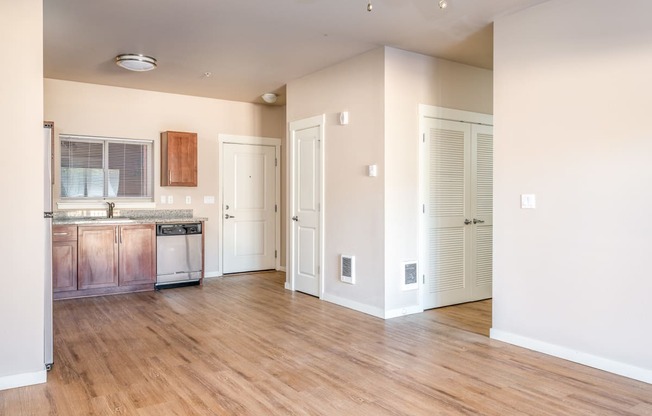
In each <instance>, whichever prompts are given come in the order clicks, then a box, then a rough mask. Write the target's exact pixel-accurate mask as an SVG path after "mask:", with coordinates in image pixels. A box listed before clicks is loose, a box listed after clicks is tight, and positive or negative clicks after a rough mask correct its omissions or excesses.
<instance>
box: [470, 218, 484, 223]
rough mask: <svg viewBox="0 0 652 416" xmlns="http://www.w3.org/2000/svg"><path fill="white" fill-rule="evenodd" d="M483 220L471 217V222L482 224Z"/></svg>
mask: <svg viewBox="0 0 652 416" xmlns="http://www.w3.org/2000/svg"><path fill="white" fill-rule="evenodd" d="M483 222H484V220H478V219H476V218H473V224H482V223H483Z"/></svg>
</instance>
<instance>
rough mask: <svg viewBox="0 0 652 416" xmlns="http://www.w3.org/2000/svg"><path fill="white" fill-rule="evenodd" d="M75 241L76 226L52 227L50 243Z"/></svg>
mask: <svg viewBox="0 0 652 416" xmlns="http://www.w3.org/2000/svg"><path fill="white" fill-rule="evenodd" d="M75 240H77V226H76V225H55V226H53V227H52V241H75Z"/></svg>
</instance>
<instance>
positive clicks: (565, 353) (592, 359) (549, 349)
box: [489, 328, 652, 384]
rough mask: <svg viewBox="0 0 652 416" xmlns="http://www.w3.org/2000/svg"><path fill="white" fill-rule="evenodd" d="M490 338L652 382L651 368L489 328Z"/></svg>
mask: <svg viewBox="0 0 652 416" xmlns="http://www.w3.org/2000/svg"><path fill="white" fill-rule="evenodd" d="M489 336H490V337H491V339H495V340H498V341H503V342H506V343H508V344H512V345H516V346H519V347H523V348H527V349H529V350H533V351H537V352H540V353H543V354H547V355H551V356H553V357H557V358H562V359H564V360H568V361H572V362H575V363H578V364H582V365H586V366H589V367H593V368H597V369H599V370H603V371H607V372H609V373H614V374H618V375H621V376H624V377H629V378H632V379H634V380H639V381H642V382H644V383H650V384H652V370H649V369H646V368H641V367H636V366H633V365H631V364H626V363H623V362H620V361H615V360H611V359H608V358H604V357H600V356H597V355H593V354H589V353H586V352H582V351H578V350H574V349H571V348H567V347H563V346H560V345H555V344H550V343H548V342H544V341H540V340H537V339H533V338H528V337H524V336H521V335H516V334H512V333H510V332H506V331H501V330H499V329H495V328H491V330H490V335H489Z"/></svg>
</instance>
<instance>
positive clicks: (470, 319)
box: [424, 299, 491, 337]
mask: <svg viewBox="0 0 652 416" xmlns="http://www.w3.org/2000/svg"><path fill="white" fill-rule="evenodd" d="M424 314H425V315H426V316H427V317H428V318H429V319H432V320H433V321H435V322H437V323H440V324H444V325H448V326H450V327H453V328H457V329H462V330H464V331H469V332H474V333H476V334H480V335H484V336H486V337H488V336H489V330H490V329H491V299H487V300H481V301H477V302H469V303H463V304H461V305H453V306H446V307H445V308H439V309H430V310H427V311H425V312H424Z"/></svg>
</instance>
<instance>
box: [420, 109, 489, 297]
mask: <svg viewBox="0 0 652 416" xmlns="http://www.w3.org/2000/svg"><path fill="white" fill-rule="evenodd" d="M420 112H421V117H420V118H421V131H422V146H421V160H422V166H423V169H422V176H421V183H422V184H423V186H422V200H423V201H424V204H423V213H424V215H423V216H422V217H423V220H422V224H421V234H422V236H423V238H422V241H421V247H422V249H421V256H422V259H421V264H422V265H423V267H424V282H423V283H424V290H423V293H422V295H423V298H422V302H423V308H424V309H430V308H438V307H442V306H448V305H455V304H460V303H465V302H472V301H477V300H482V299H488V298H491V296H492V238H493V223H492V219H493V126H492V124H493V121H492V117H491V116H490V115H486V114H478V113H470V112H466V111H459V110H451V109H445V108H439V107H430V106H421V107H420Z"/></svg>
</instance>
